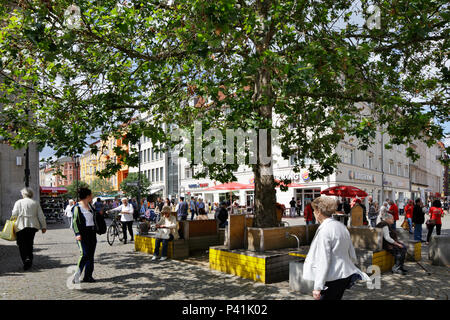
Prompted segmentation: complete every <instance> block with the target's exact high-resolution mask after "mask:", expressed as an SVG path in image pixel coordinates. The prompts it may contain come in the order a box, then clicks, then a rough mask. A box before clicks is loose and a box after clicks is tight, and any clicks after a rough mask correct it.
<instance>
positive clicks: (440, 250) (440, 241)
mask: <svg viewBox="0 0 450 320" xmlns="http://www.w3.org/2000/svg"><path fill="white" fill-rule="evenodd" d="M428 259H430V260H431V264H432V265H435V266H450V236H449V235H443V234H441V235H440V236H438V235H434V236H432V237H431V240H430V245H429V247H428Z"/></svg>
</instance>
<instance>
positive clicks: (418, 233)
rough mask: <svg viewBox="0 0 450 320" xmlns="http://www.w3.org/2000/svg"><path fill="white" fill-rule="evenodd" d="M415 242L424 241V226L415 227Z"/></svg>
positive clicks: (417, 225)
mask: <svg viewBox="0 0 450 320" xmlns="http://www.w3.org/2000/svg"><path fill="white" fill-rule="evenodd" d="M414 240H416V241H422V224H418V223H416V225H415V226H414Z"/></svg>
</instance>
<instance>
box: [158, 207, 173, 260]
mask: <svg viewBox="0 0 450 320" xmlns="http://www.w3.org/2000/svg"><path fill="white" fill-rule="evenodd" d="M171 211H172V210H171V209H170V207H168V206H164V207H163V208H162V211H161V214H162V216H161V219H160V220H159V221H158V223H157V224H156V240H155V252H154V253H153V258H152V261H154V260H156V259H157V258H158V255H159V246H160V245H161V242H162V245H163V248H162V253H161V259H160V260H161V261H164V260H166V259H167V249H168V246H169V241H172V240H174V239H178V232H177V219H176V218H175V217H174V216H172V215H171Z"/></svg>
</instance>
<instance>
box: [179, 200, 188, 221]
mask: <svg viewBox="0 0 450 320" xmlns="http://www.w3.org/2000/svg"><path fill="white" fill-rule="evenodd" d="M188 207H189V205H188V204H187V202H186V201H184V197H180V202H179V203H178V209H177V216H178V220H179V221H184V220H187V216H188Z"/></svg>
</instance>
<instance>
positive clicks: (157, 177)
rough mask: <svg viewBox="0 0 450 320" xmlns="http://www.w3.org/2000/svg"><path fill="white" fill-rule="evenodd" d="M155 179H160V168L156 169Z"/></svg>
mask: <svg viewBox="0 0 450 320" xmlns="http://www.w3.org/2000/svg"><path fill="white" fill-rule="evenodd" d="M155 181H159V169H158V168H157V169H156V179H155Z"/></svg>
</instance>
